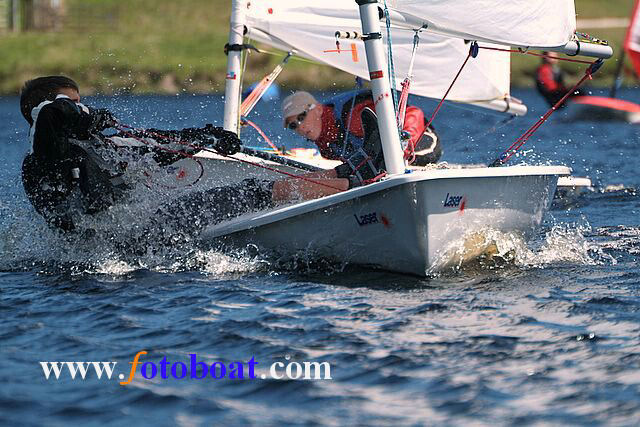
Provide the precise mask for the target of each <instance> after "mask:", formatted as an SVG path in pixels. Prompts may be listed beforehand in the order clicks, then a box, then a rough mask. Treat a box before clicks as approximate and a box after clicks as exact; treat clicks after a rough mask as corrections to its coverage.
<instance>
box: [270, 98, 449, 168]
mask: <svg viewBox="0 0 640 427" xmlns="http://www.w3.org/2000/svg"><path fill="white" fill-rule="evenodd" d="M366 108H370V109H371V110H374V111H375V105H374V102H373V97H372V94H371V91H370V90H359V91H356V92H348V93H345V94H341V95H338V96H336V97H334V98H332V99H330V100H328V101H326V102H324V103H320V102H318V101H317V100H316V99H315V97H314V96H313V95H311V94H310V93H308V92H304V91H298V92H295V93H293V94H292V95H289V96H288V97H286V98H285V99H284V101H283V102H282V113H283V114H282V116H283V118H284V122H283V125H284V127H286V128H289V129H291V130H293V131H295V132H296V133H298V134H299V135H301V136H303V137H305V138H307V139H309V140H310V141H313V142H314V143H315V144H316V146H317V147H318V149H319V150H320V154H321V155H322V157H325V158H327V159H333V160H344V159H346V158H349V156H350V155H351V154H352V153H353V152H355V151H357V150H358V149H359V148H361V147H362V144H363V140H364V130H363V126H362V119H361V114H362V112H363V111H364V110H365V109H366ZM403 130H404V131H406V132H407V133H408V136H409V140H408V144H415V160H414V162H413V164H414V165H417V166H424V165H426V164H429V163H435V162H437V161H438V159H440V156H441V155H442V148H441V146H440V139H439V137H438V135H437V134H436V133H435V130H434V129H433V128H432V127H429V128H426V121H425V118H424V113H423V112H422V110H421V109H420V108H418V107H414V106H408V107H407V111H406V115H405V121H404V126H403Z"/></svg>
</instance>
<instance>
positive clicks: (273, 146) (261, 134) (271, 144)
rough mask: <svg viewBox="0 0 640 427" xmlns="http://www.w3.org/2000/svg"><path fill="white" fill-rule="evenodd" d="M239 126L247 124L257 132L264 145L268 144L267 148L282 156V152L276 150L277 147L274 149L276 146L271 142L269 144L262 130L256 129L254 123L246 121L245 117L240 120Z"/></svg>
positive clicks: (269, 140)
mask: <svg viewBox="0 0 640 427" xmlns="http://www.w3.org/2000/svg"><path fill="white" fill-rule="evenodd" d="M241 124H243V125H245V124H247V125H249V126H251V127H252V128H254V129H255V130H256V132H258V133H259V134H260V136H261V137H262V138H263V139H264V140H265V141H266V143H267V144H269V146H270V147H271V148H273V149H274V150H275V152H276V154H278V155H282V152H281V151H280V150H278V147H276V145H275V144H274V143H273V142H271V139H269V137H268V136H267V135H266V134H265V133H264V132H263V131H262V129H260V128H259V127H258V125H256V124H255V123H254V122H252V121H251V120H249V119H247V118H246V117H243V118H242V122H241Z"/></svg>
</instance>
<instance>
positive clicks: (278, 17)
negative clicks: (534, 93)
mask: <svg viewBox="0 0 640 427" xmlns="http://www.w3.org/2000/svg"><path fill="white" fill-rule="evenodd" d="M247 26H248V28H249V33H248V36H249V37H251V38H254V39H257V40H259V41H262V42H265V43H268V44H270V45H272V46H274V47H277V48H280V49H283V48H284V49H286V50H292V49H293V50H295V51H296V52H297V54H298V55H301V56H303V57H306V58H311V59H313V60H315V61H318V62H321V63H324V64H328V65H330V66H333V67H335V68H338V69H340V70H343V71H345V72H347V73H350V74H353V75H356V76H359V77H361V78H363V79H365V80H369V71H368V69H367V63H366V57H365V50H364V43H363V42H362V41H361V40H351V39H347V40H340V52H335V51H336V50H337V49H336V40H335V32H336V31H350V32H358V33H361V32H362V29H361V28H362V27H361V23H360V18H359V13H358V6H357V5H356V3H355V1H340V0H326V1H323V2H322V3H321V5H316V4H314V3H311V2H308V1H300V0H273V1H270V2H269V3H268V4H264V3H258V2H252V3H251V4H250V5H249V7H248V9H247ZM413 37H414V32H413V31H411V30H406V29H392V31H391V41H392V49H393V59H394V70H395V81H396V87H398V88H400V83H401V82H402V80H404V78H405V77H407V73H408V71H409V62H410V60H411V51H412V48H413ZM383 42H384V44H385V46H386V45H387V34H386V31H384V34H383ZM481 45H487V44H486V43H485V44H481ZM332 51H333V52H332ZM468 52H469V44H468V43H465V42H464V41H463V40H461V39H455V38H447V37H443V36H440V35H437V34H431V33H425V32H421V33H420V43H419V47H418V51H417V56H416V59H415V64H414V72H413V74H414V76H413V80H412V83H411V93H413V94H415V95H419V96H424V97H429V98H435V99H440V98H442V97H443V95H444V94H445V92H446V90H447V88H448V87H449V85H450V84H451V82H452V80H453V77H454V76H455V75H456V73H457V72H458V70H459V69H460V67H461V65H462V63H463V62H464V60H465V58H466V57H467V54H468ZM385 73H386V70H385ZM509 85H510V55H509V54H508V53H504V52H496V51H490V50H481V51H480V54H479V55H478V57H477V58H471V59H470V60H469V62H468V63H467V65H466V66H465V68H464V70H463V71H462V73H461V75H460V77H459V79H458V81H457V82H456V84H455V85H454V86H453V88H452V90H451V92H450V94H449V95H448V97H447V99H448V100H449V101H454V102H462V103H469V104H474V105H477V106H481V107H485V108H490V109H494V110H499V111H505V110H509V112H511V113H514V114H524V113H525V112H526V107H525V106H524V105H522V104H519V103H518V102H517V101H514V100H511V99H510V92H509Z"/></svg>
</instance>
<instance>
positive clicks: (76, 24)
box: [0, 0, 633, 94]
mask: <svg viewBox="0 0 640 427" xmlns="http://www.w3.org/2000/svg"><path fill="white" fill-rule="evenodd" d="M576 3H577V4H576V9H577V12H578V17H579V18H582V19H584V18H600V17H603V16H607V17H624V16H628V15H629V13H630V10H631V7H632V4H633V0H618V1H616V2H611V3H605V2H602V1H601V0H577V2H576ZM229 5H230V1H229V0H214V1H212V0H188V1H183V2H176V1H173V0H171V1H170V0H132V1H130V2H123V1H121V0H67V16H66V18H65V28H64V30H63V31H61V32H56V33H36V32H32V33H20V34H11V33H10V34H4V35H2V36H1V38H0V55H1V57H2V58H3V61H0V93H3V94H15V93H18V91H19V88H20V86H21V85H22V83H23V82H24V80H26V79H28V78H32V77H35V76H38V75H44V74H66V75H69V76H72V77H74V78H75V79H77V80H78V82H79V83H80V84H81V86H82V88H83V91H84V92H85V93H90V92H101V93H123V92H134V93H151V92H155V93H179V92H183V91H184V92H212V91H221V90H222V89H223V87H224V74H225V64H226V57H225V56H224V54H223V53H222V47H223V46H224V44H225V42H226V38H227V31H228V25H229V24H228V21H229ZM584 30H585V31H588V29H584ZM593 32H594V34H597V35H598V36H599V37H601V38H604V39H608V40H609V41H610V42H611V43H612V45H613V46H614V48H615V49H618V48H619V45H620V41H621V40H622V38H623V36H624V30H623V29H599V30H594V31H593ZM280 58H281V57H276V56H271V55H252V65H253V70H255V71H249V73H248V75H247V81H255V80H256V79H259V78H261V77H262V75H263V73H265V72H266V70H270V69H271V67H272V66H274V65H275V63H277V62H278V61H279V59H280ZM537 62H538V61H537V59H536V58H532V57H527V56H524V55H515V56H514V57H513V82H514V84H515V85H521V86H528V85H530V84H531V81H532V72H533V69H534V68H535V66H536V64H537ZM582 69H583V68H579V67H575V66H572V65H567V70H568V71H569V72H570V73H572V74H576V75H577V74H578V73H582ZM614 69H615V61H609V63H608V64H607V65H606V66H605V67H604V68H603V70H602V72H601V73H599V75H598V77H597V79H596V81H595V82H594V83H595V84H601V85H606V84H609V82H610V81H611V80H612V75H613V72H614ZM352 81H353V80H352V77H351V76H349V75H346V74H343V73H340V72H336V71H335V70H333V69H330V68H328V67H323V66H316V65H312V64H308V63H306V62H302V61H292V62H291V64H290V65H289V66H287V69H286V71H285V72H284V73H283V74H282V75H281V77H280V82H281V83H282V84H284V85H285V86H288V87H295V88H313V89H325V88H329V87H336V86H338V87H343V86H344V87H351V86H352V85H353V83H352Z"/></svg>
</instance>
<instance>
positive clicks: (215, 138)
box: [178, 124, 242, 156]
mask: <svg viewBox="0 0 640 427" xmlns="http://www.w3.org/2000/svg"><path fill="white" fill-rule="evenodd" d="M178 135H179V136H180V138H181V139H183V140H185V141H188V142H191V143H197V142H200V143H202V144H204V145H207V146H209V147H211V148H213V149H214V150H216V151H217V152H219V153H220V154H224V155H227V156H230V155H232V154H235V153H237V152H238V151H240V148H241V147H242V142H241V141H240V139H239V138H238V136H237V135H236V134H235V133H234V132H230V131H227V130H224V129H223V128H222V127H219V126H213V125H212V124H207V125H206V126H205V127H203V128H186V129H182V130H180V131H178Z"/></svg>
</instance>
